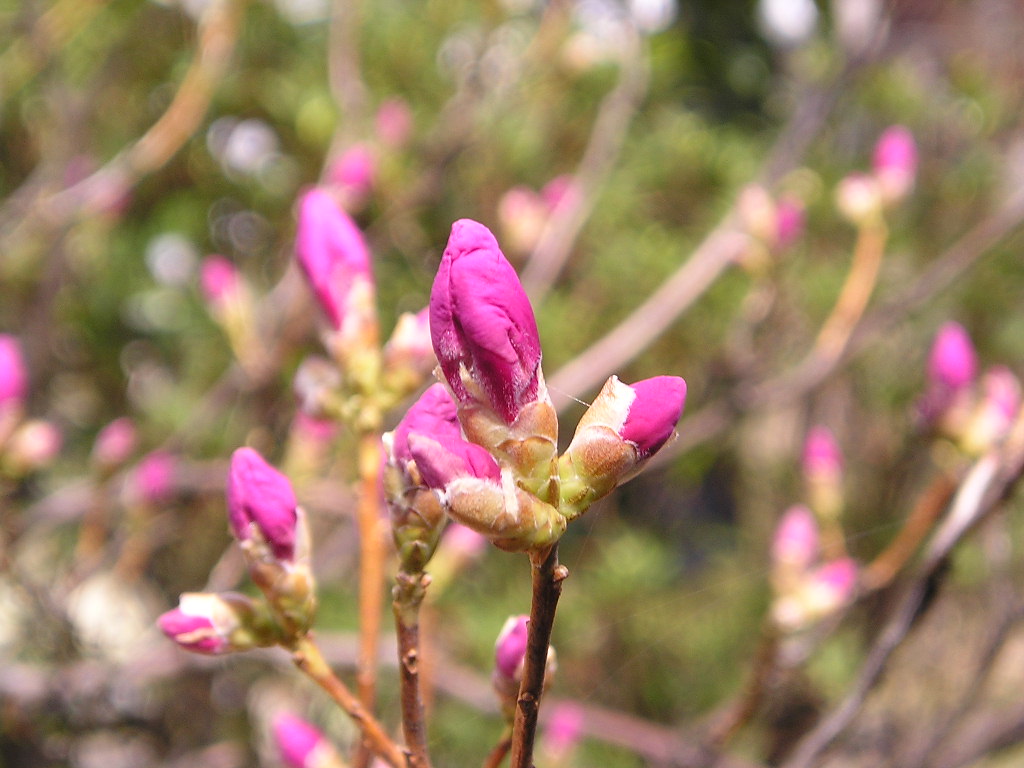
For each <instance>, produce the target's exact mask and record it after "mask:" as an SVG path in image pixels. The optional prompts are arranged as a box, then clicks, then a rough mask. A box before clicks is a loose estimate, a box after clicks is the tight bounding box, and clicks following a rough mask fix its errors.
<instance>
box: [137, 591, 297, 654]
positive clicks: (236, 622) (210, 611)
mask: <svg viewBox="0 0 1024 768" xmlns="http://www.w3.org/2000/svg"><path fill="white" fill-rule="evenodd" d="M157 623H158V624H159V626H160V629H161V631H162V632H163V633H164V634H165V635H167V637H169V638H170V639H171V640H173V641H174V642H175V643H177V644H178V645H180V646H181V647H182V648H184V649H185V650H187V651H193V652H194V653H202V654H207V655H219V654H223V653H230V652H232V651H245V650H249V649H251V648H258V647H266V646H269V645H273V644H274V643H275V642H276V640H277V632H276V628H275V627H274V625H273V623H272V622H271V621H270V618H269V616H268V615H267V614H266V612H265V611H264V610H262V608H261V607H260V606H259V605H257V604H256V603H255V602H254V601H253V600H251V599H250V598H248V597H246V596H245V595H240V594H236V593H234V592H227V593H223V594H209V593H201V592H186V593H185V594H183V595H182V596H181V598H180V600H179V603H178V607H177V608H175V609H174V610H172V611H168V612H167V613H165V614H163V615H162V616H161V617H160V618H159V620H158V621H157Z"/></svg>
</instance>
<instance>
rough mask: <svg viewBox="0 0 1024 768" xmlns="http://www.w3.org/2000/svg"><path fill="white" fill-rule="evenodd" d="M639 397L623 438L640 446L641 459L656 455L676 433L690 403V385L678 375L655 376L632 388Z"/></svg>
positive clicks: (633, 405) (632, 407)
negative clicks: (684, 410)
mask: <svg viewBox="0 0 1024 768" xmlns="http://www.w3.org/2000/svg"><path fill="white" fill-rule="evenodd" d="M629 387H630V389H632V390H633V392H634V393H635V398H634V400H633V402H632V404H631V405H630V407H629V413H628V414H627V416H626V419H625V422H624V423H623V425H622V430H621V432H620V435H621V436H622V439H623V440H627V441H629V442H631V443H633V444H634V445H636V449H637V453H638V455H639V456H640V458H645V457H647V456H651V455H652V454H654V453H656V452H657V451H658V449H660V448H661V447H662V446H663V445H664V444H665V443H666V442H668V439H669V438H670V437H672V434H673V433H674V432H675V427H676V424H677V423H678V422H679V418H680V416H682V413H683V406H684V404H685V403H686V382H685V381H684V380H683V379H681V378H679V377H678V376H655V377H654V378H652V379H644V380H643V381H638V382H637V383H635V384H630V385H629Z"/></svg>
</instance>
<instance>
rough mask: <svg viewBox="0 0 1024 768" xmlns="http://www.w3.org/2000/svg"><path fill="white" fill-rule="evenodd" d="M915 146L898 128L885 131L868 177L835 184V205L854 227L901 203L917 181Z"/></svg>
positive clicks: (856, 175)
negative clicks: (836, 185)
mask: <svg viewBox="0 0 1024 768" xmlns="http://www.w3.org/2000/svg"><path fill="white" fill-rule="evenodd" d="M917 164H918V158H917V144H916V142H915V141H914V136H913V134H912V133H911V132H910V131H909V130H908V129H907V128H905V127H904V126H902V125H893V126H890V127H889V128H886V129H885V131H883V132H882V135H881V136H879V137H878V141H877V142H876V143H875V149H874V153H873V155H872V163H871V172H870V173H853V174H850V175H849V176H847V177H846V178H844V179H843V180H842V181H840V182H839V186H838V187H837V188H836V203H837V205H838V207H839V211H840V213H842V214H843V215H844V216H845V217H846V218H847V219H849V220H850V221H851V222H853V223H854V224H858V225H860V224H864V223H865V222H868V221H872V220H876V219H877V218H878V217H879V216H881V214H882V212H883V211H884V210H885V209H886V208H891V207H893V206H895V205H897V204H899V203H900V202H902V201H903V200H904V199H906V197H907V196H908V195H909V194H910V192H911V190H912V189H913V188H914V182H915V179H916V177H917Z"/></svg>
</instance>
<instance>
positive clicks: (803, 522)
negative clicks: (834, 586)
mask: <svg viewBox="0 0 1024 768" xmlns="http://www.w3.org/2000/svg"><path fill="white" fill-rule="evenodd" d="M817 557H818V524H817V522H816V521H815V519H814V515H813V514H812V513H811V510H809V509H808V508H807V507H805V506H803V505H800V504H798V505H795V506H792V507H790V508H789V509H788V510H786V514H784V515H783V516H782V520H780V521H779V525H778V527H777V528H776V529H775V537H774V538H773V539H772V563H773V564H774V565H775V566H776V569H777V570H778V569H784V570H787V571H797V572H802V571H805V570H806V569H808V568H810V566H811V564H812V563H814V561H815V560H816V559H817Z"/></svg>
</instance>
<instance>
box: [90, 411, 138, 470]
mask: <svg viewBox="0 0 1024 768" xmlns="http://www.w3.org/2000/svg"><path fill="white" fill-rule="evenodd" d="M137 442H138V434H137V432H136V429H135V425H134V424H133V423H132V420H131V419H129V418H128V417H127V416H123V417H121V418H120V419H114V420H113V421H112V422H110V423H109V424H107V425H106V426H105V427H104V428H103V429H101V430H100V431H99V433H98V434H97V435H96V441H95V442H94V443H93V445H92V460H93V462H95V463H96V464H97V465H99V466H100V467H103V468H106V469H112V468H114V467H117V466H120V465H121V464H124V463H125V462H126V461H127V460H128V458H129V457H130V456H131V455H132V452H133V451H134V450H135V446H136V444H137Z"/></svg>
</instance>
